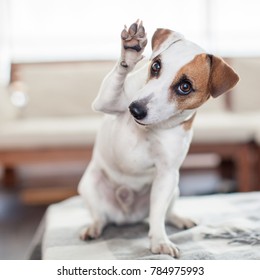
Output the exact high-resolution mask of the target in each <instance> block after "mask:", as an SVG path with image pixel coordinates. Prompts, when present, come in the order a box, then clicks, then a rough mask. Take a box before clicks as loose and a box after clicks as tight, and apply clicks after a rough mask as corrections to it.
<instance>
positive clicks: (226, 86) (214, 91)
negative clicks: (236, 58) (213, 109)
mask: <svg viewBox="0 0 260 280" xmlns="http://www.w3.org/2000/svg"><path fill="white" fill-rule="evenodd" d="M208 57H209V59H210V62H211V77H210V85H209V90H210V94H211V95H212V96H213V97H218V96H219V95H221V94H223V93H225V92H227V91H229V90H230V89H232V88H233V87H234V86H235V85H236V83H237V82H238V80H239V76H238V75H237V73H235V71H234V70H233V69H232V68H231V67H230V66H229V65H228V64H227V63H226V62H225V61H224V60H223V59H222V58H220V57H217V56H213V55H208Z"/></svg>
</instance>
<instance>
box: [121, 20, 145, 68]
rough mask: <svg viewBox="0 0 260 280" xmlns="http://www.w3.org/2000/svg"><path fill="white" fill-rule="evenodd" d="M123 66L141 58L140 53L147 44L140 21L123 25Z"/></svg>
mask: <svg viewBox="0 0 260 280" xmlns="http://www.w3.org/2000/svg"><path fill="white" fill-rule="evenodd" d="M121 39H122V62H121V65H122V66H123V67H128V65H129V64H131V63H136V62H138V61H139V60H141V59H142V58H143V56H142V53H143V51H144V48H145V46H146V45H147V38H146V33H145V28H144V26H143V23H142V21H139V20H137V21H136V22H135V23H133V24H131V26H130V27H129V28H127V27H126V26H125V28H124V30H123V31H122V32H121Z"/></svg>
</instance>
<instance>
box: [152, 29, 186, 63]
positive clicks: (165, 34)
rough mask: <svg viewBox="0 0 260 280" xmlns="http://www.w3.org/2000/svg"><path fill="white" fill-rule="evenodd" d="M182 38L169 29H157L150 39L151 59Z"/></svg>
mask: <svg viewBox="0 0 260 280" xmlns="http://www.w3.org/2000/svg"><path fill="white" fill-rule="evenodd" d="M182 38H183V36H182V35H181V34H180V33H178V32H175V31H172V30H170V29H164V28H158V29H157V30H156V31H155V32H154V34H153V37H152V50H153V54H152V57H151V59H152V58H154V57H155V56H157V55H159V54H160V53H162V52H163V51H165V50H166V49H167V48H168V47H169V46H170V45H171V44H173V43H174V42H176V41H178V40H180V39H182Z"/></svg>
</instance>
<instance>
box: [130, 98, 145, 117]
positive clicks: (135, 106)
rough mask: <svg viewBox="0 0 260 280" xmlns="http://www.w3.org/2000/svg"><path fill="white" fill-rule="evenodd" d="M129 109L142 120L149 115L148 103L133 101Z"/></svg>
mask: <svg viewBox="0 0 260 280" xmlns="http://www.w3.org/2000/svg"><path fill="white" fill-rule="evenodd" d="M129 111H130V113H131V115H132V116H133V117H134V118H135V119H137V120H142V119H144V118H145V117H146V116H147V108H146V105H145V104H143V102H140V101H134V102H132V103H131V104H130V106H129Z"/></svg>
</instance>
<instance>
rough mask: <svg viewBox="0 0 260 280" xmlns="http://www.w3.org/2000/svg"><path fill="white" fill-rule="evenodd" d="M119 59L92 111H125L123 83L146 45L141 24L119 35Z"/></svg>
mask: <svg viewBox="0 0 260 280" xmlns="http://www.w3.org/2000/svg"><path fill="white" fill-rule="evenodd" d="M121 41H122V47H121V57H120V59H119V61H118V62H117V63H116V65H115V67H114V68H113V70H112V71H111V72H110V73H109V74H108V75H107V76H106V78H105V79H104V81H103V83H102V85H101V87H100V90H99V93H98V96H97V98H96V99H95V100H94V102H93V109H94V110H96V111H101V112H104V113H108V114H113V113H120V112H124V111H125V110H127V108H128V105H129V100H128V98H127V95H126V93H125V89H124V83H125V80H126V77H127V75H128V74H129V73H130V72H131V71H132V70H133V69H134V67H135V65H136V64H137V62H138V61H140V60H141V59H142V58H143V56H142V53H143V51H144V49H145V46H146V44H147V38H146V34H145V29H144V27H143V25H142V22H139V21H137V22H136V23H133V24H132V25H131V26H130V28H129V29H128V30H127V28H126V27H125V29H124V30H123V31H122V33H121Z"/></svg>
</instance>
